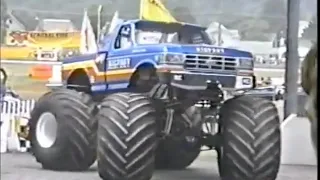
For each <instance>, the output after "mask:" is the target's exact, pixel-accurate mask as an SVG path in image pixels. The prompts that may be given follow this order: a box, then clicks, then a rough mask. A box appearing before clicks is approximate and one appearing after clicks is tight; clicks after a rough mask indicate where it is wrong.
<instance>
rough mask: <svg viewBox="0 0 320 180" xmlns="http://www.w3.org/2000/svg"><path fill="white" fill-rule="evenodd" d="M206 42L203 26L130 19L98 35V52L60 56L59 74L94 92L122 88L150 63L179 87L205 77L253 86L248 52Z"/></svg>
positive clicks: (191, 86) (202, 83) (201, 83)
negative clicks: (71, 56) (105, 35)
mask: <svg viewBox="0 0 320 180" xmlns="http://www.w3.org/2000/svg"><path fill="white" fill-rule="evenodd" d="M211 44H212V43H211V40H210V38H209V37H208V35H207V34H206V32H205V28H203V27H199V26H196V25H190V24H181V23H160V22H151V21H144V20H130V21H126V22H124V23H122V24H120V25H118V26H117V27H116V29H115V31H113V33H111V34H109V35H108V36H107V37H106V38H105V39H104V40H103V42H102V44H101V47H100V50H99V52H98V53H95V54H89V55H82V56H80V57H73V58H68V59H65V60H64V63H63V68H62V72H63V73H62V77H63V78H62V79H63V80H64V84H66V85H67V86H85V85H90V90H91V92H93V93H94V92H106V91H111V90H112V91H122V90H125V89H127V88H128V87H129V86H130V83H132V82H133V77H134V74H135V73H136V72H137V71H138V70H139V69H141V68H143V67H148V68H149V67H152V68H155V69H156V72H157V74H158V76H159V79H160V81H162V82H163V83H168V80H169V81H170V83H171V85H172V86H174V87H178V88H182V89H188V90H195V89H198V90H199V89H205V88H206V87H207V83H208V82H218V83H219V84H221V85H222V87H223V88H227V89H235V90H236V89H251V88H253V87H254V75H253V56H252V54H251V53H250V52H245V51H240V50H236V49H230V48H221V47H216V46H213V45H211ZM84 74H85V75H86V76H87V78H82V80H81V82H80V81H79V80H78V81H76V83H75V81H74V79H75V78H79V76H81V75H82V76H83V75H84ZM168 74H170V76H168ZM168 78H169V79H168ZM85 81H89V82H85ZM84 82H85V83H84ZM79 83H80V84H79Z"/></svg>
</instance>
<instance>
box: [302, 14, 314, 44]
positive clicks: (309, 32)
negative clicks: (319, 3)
mask: <svg viewBox="0 0 320 180" xmlns="http://www.w3.org/2000/svg"><path fill="white" fill-rule="evenodd" d="M317 37H318V17H317V16H313V18H312V20H311V22H310V23H309V26H308V27H307V28H306V29H305V30H304V31H303V33H302V38H303V39H306V40H310V41H316V40H317Z"/></svg>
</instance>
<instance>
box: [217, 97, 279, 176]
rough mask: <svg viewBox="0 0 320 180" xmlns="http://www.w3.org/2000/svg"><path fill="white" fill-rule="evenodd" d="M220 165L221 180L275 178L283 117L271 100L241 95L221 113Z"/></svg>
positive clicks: (223, 108) (227, 104)
mask: <svg viewBox="0 0 320 180" xmlns="http://www.w3.org/2000/svg"><path fill="white" fill-rule="evenodd" d="M219 122H220V132H219V133H221V134H220V135H221V140H222V141H221V143H222V144H221V146H220V147H219V148H217V150H218V165H219V171H220V176H221V179H222V180H275V179H276V177H277V174H278V171H279V166H280V153H281V144H280V140H281V134H280V120H279V116H278V111H277V108H276V107H275V105H274V104H273V103H272V102H271V101H268V100H265V99H261V98H256V97H250V96H241V97H237V98H234V99H230V100H228V101H226V102H225V104H224V105H223V106H222V108H221V112H220V119H219Z"/></svg>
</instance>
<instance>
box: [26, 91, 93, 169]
mask: <svg viewBox="0 0 320 180" xmlns="http://www.w3.org/2000/svg"><path fill="white" fill-rule="evenodd" d="M95 111H96V108H95V104H94V102H93V101H92V100H91V98H90V96H89V95H86V94H84V93H79V92H76V91H73V90H68V89H58V90H55V91H52V92H49V93H46V94H44V95H43V96H42V97H41V98H40V99H39V101H38V102H37V103H36V105H35V107H34V109H33V111H32V113H31V119H30V121H29V127H30V134H29V140H30V141H31V152H32V154H33V155H34V156H35V158H36V160H37V161H38V162H39V163H41V164H42V167H43V168H44V169H51V170H60V171H82V170H86V169H88V168H89V167H90V166H91V165H92V164H93V163H94V161H95V160H96V129H97V122H96V120H95V119H94V118H93V115H94V113H95ZM44 113H46V114H48V113H49V114H52V115H53V117H54V119H55V120H56V123H57V124H56V125H57V129H56V132H51V133H56V138H55V141H54V143H53V144H52V145H51V146H48V147H47V146H46V147H44V146H43V145H41V143H40V140H41V137H38V136H37V131H38V130H39V129H40V128H41V127H40V126H39V125H38V124H39V119H40V117H41V115H43V114H44ZM45 121H47V120H45ZM38 128H39V129H38ZM52 128H54V127H52ZM46 130H48V129H46ZM52 130H53V129H50V128H49V131H52ZM38 135H39V134H38Z"/></svg>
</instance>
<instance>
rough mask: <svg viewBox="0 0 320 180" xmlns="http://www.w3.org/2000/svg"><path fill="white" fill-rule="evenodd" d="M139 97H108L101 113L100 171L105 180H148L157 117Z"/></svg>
mask: <svg viewBox="0 0 320 180" xmlns="http://www.w3.org/2000/svg"><path fill="white" fill-rule="evenodd" d="M154 112H155V111H154V109H153V106H152V104H151V103H150V101H149V99H148V98H147V97H145V96H142V95H140V94H133V93H117V94H112V95H110V96H108V97H106V98H105V99H104V100H103V101H102V103H101V104H100V111H99V113H98V116H97V117H98V121H99V123H98V124H99V125H98V171H99V175H100V177H101V178H102V179H104V180H111V179H112V180H124V179H126V180H149V179H151V177H152V174H153V169H154V159H155V149H156V146H157V137H156V134H157V126H156V120H155V114H154Z"/></svg>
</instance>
